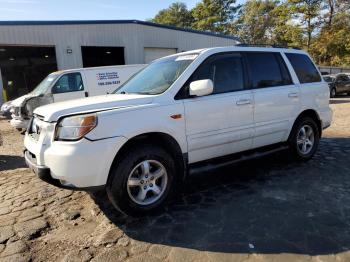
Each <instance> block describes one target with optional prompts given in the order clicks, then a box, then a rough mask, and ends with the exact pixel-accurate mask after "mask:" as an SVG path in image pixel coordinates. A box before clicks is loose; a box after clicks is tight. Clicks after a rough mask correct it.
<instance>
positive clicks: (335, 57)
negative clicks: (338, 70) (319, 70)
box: [310, 12, 350, 66]
mask: <svg viewBox="0 0 350 262" xmlns="http://www.w3.org/2000/svg"><path fill="white" fill-rule="evenodd" d="M310 54H311V55H312V56H313V58H314V59H315V61H316V63H318V64H320V65H331V66H350V13H349V12H339V13H337V14H335V15H334V17H333V22H332V24H331V25H329V24H327V25H326V26H325V27H323V28H322V29H321V32H320V34H319V35H317V36H316V37H315V39H314V42H313V44H312V46H311V50H310Z"/></svg>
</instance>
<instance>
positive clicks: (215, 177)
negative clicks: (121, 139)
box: [95, 138, 350, 255]
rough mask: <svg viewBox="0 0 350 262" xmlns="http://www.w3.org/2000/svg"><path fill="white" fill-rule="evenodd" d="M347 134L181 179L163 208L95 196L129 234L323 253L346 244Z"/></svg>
mask: <svg viewBox="0 0 350 262" xmlns="http://www.w3.org/2000/svg"><path fill="white" fill-rule="evenodd" d="M349 152H350V139H345V138H339V139H335V138H324V139H322V140H321V143H320V148H319V151H318V153H317V154H316V155H315V157H314V158H313V159H312V160H310V161H309V162H306V163H300V162H291V161H290V159H289V158H288V157H287V154H288V153H287V152H285V153H282V154H281V153H280V154H275V155H272V156H269V157H265V158H263V159H260V160H253V161H249V162H245V163H241V164H238V165H235V166H230V167H228V168H221V169H218V170H215V171H213V172H207V173H203V174H200V175H196V176H191V177H189V178H188V179H187V181H186V183H185V184H184V186H183V187H182V190H181V193H178V195H177V197H176V198H175V200H174V201H173V202H172V203H170V204H168V205H167V206H166V207H165V208H164V209H163V210H160V211H157V212H156V213H154V214H152V215H150V216H146V217H141V218H131V217H126V216H124V215H121V214H120V213H118V212H116V211H115V210H114V208H113V207H112V206H111V205H110V204H109V202H108V201H107V199H106V196H105V195H104V196H102V195H101V196H100V197H98V198H96V199H95V201H96V203H97V204H98V205H99V206H100V208H101V210H102V211H103V212H104V214H105V215H106V216H107V217H108V218H109V219H110V220H111V221H112V222H113V223H114V224H115V225H116V226H118V227H120V228H121V229H122V230H123V231H124V232H125V233H126V234H127V235H128V236H129V237H131V238H133V239H136V240H139V241H145V242H150V243H155V244H163V245H168V246H177V247H185V248H191V249H197V250H203V251H211V252H227V253H249V252H254V253H267V254H277V253H298V254H308V255H323V254H334V253H339V252H343V251H345V250H349V249H350V176H349V170H350V162H349V161H348V154H349Z"/></svg>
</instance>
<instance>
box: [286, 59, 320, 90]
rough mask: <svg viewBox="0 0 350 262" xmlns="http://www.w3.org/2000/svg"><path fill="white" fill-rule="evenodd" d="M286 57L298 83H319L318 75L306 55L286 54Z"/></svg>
mask: <svg viewBox="0 0 350 262" xmlns="http://www.w3.org/2000/svg"><path fill="white" fill-rule="evenodd" d="M286 56H287V58H288V60H289V62H290V63H291V65H292V67H293V69H294V71H295V73H296V74H297V77H298V79H299V82H300V83H302V84H304V83H314V82H320V81H321V76H320V74H319V73H318V71H317V69H316V67H315V66H314V64H313V63H312V61H311V59H310V58H309V57H308V56H307V55H303V54H291V53H287V54H286Z"/></svg>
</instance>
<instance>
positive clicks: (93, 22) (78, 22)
mask: <svg viewBox="0 0 350 262" xmlns="http://www.w3.org/2000/svg"><path fill="white" fill-rule="evenodd" d="M90 24H91V25H96V24H139V25H146V26H153V27H159V28H165V29H170V30H176V31H183V32H189V33H195V34H202V35H209V36H214V37H221V38H228V39H232V40H236V41H239V38H237V37H235V36H230V35H225V34H219V33H213V32H207V31H199V30H194V29H189V28H180V27H175V26H170V25H162V24H156V23H152V22H146V21H140V20H64V21H0V26H2V25H90Z"/></svg>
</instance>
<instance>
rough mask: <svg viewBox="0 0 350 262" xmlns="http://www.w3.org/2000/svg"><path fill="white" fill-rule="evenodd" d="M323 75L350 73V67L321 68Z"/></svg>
mask: <svg viewBox="0 0 350 262" xmlns="http://www.w3.org/2000/svg"><path fill="white" fill-rule="evenodd" d="M318 68H319V69H320V71H321V73H328V74H330V75H331V74H338V73H350V67H347V68H346V67H334V66H319V67H318Z"/></svg>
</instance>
